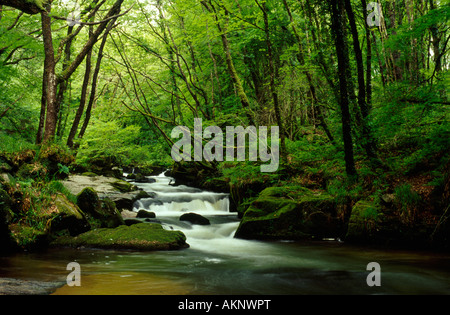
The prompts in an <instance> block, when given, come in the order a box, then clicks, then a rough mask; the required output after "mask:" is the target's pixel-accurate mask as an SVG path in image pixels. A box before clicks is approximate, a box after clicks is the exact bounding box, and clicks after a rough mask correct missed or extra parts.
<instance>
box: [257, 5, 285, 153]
mask: <svg viewBox="0 0 450 315" xmlns="http://www.w3.org/2000/svg"><path fill="white" fill-rule="evenodd" d="M255 2H256V4H257V5H258V6H259V8H260V9H261V11H262V13H263V18H264V32H265V35H266V45H267V55H268V56H267V57H268V58H269V72H270V73H269V74H270V92H271V94H272V100H273V107H274V109H275V116H276V119H277V124H278V127H279V129H280V137H281V139H280V140H281V155H282V156H284V157H285V156H286V154H287V152H286V144H285V139H286V133H285V130H284V127H283V125H284V124H283V118H282V117H281V109H280V104H279V99H278V91H277V87H276V79H277V76H276V71H275V67H274V61H273V59H274V56H273V46H272V42H271V40H270V30H269V17H268V14H267V7H266V3H265V2H262V3H261V4H260V3H259V2H258V0H255Z"/></svg>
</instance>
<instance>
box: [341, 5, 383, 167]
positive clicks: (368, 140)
mask: <svg viewBox="0 0 450 315" xmlns="http://www.w3.org/2000/svg"><path fill="white" fill-rule="evenodd" d="M344 4H345V10H346V11H347V16H348V20H349V23H350V30H351V33H352V38H353V50H354V53H355V59H356V69H357V78H358V106H359V110H360V111H361V121H359V124H360V127H361V129H362V139H361V145H362V147H363V148H364V149H365V151H366V153H367V156H368V157H369V158H371V159H376V158H377V156H376V153H375V145H374V141H373V137H372V133H371V130H370V128H369V123H368V119H369V106H367V103H366V85H365V83H364V64H363V56H362V51H361V48H360V45H359V39H358V30H357V28H356V22H355V16H354V13H353V9H352V6H351V3H350V0H344ZM356 117H359V115H357V116H356Z"/></svg>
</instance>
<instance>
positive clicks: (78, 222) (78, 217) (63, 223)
mask: <svg viewBox="0 0 450 315" xmlns="http://www.w3.org/2000/svg"><path fill="white" fill-rule="evenodd" d="M54 204H55V206H56V208H57V212H58V213H57V214H56V215H55V216H54V217H53V218H52V219H51V221H50V231H51V233H59V232H61V231H64V230H67V231H68V232H69V233H70V235H78V234H80V233H83V232H86V231H88V230H89V229H90V224H89V222H88V220H87V218H86V217H85V215H84V213H83V212H82V211H81V210H80V209H79V208H78V206H76V205H75V204H73V203H72V202H70V201H69V199H67V197H66V196H65V195H63V194H58V195H57V197H56V199H55V201H54Z"/></svg>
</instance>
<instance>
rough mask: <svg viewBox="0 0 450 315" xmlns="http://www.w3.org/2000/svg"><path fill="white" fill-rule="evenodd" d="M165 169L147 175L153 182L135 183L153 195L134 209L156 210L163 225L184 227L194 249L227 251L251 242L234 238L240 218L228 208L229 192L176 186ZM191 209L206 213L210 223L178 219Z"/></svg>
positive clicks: (171, 227)
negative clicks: (194, 222)
mask: <svg viewBox="0 0 450 315" xmlns="http://www.w3.org/2000/svg"><path fill="white" fill-rule="evenodd" d="M164 173H165V172H164ZM164 173H161V174H160V175H158V176H148V178H149V179H150V181H152V182H151V183H134V184H135V185H137V186H138V187H139V188H141V189H143V190H144V191H146V192H148V193H149V194H151V195H152V198H144V199H141V200H138V201H137V202H135V204H134V209H133V210H134V211H138V210H142V209H144V210H146V211H151V212H154V213H155V214H156V219H157V220H159V221H160V222H161V223H162V225H163V227H164V228H167V229H174V230H181V231H183V233H184V234H185V235H186V237H187V242H188V243H189V245H190V246H191V249H198V250H201V251H207V252H217V251H228V250H227V248H231V247H233V249H237V248H239V244H240V245H245V247H247V246H248V245H249V243H248V241H244V240H238V239H234V233H235V231H236V229H237V227H238V225H239V220H238V218H237V214H236V213H230V211H229V208H230V201H229V195H228V194H225V193H215V192H207V191H203V190H201V189H198V188H193V187H189V186H184V185H179V186H173V185H171V184H173V183H174V182H175V180H174V179H173V178H171V177H168V176H165V175H164ZM189 212H193V213H196V214H199V215H202V216H204V217H206V218H207V219H208V220H209V221H210V223H211V224H210V225H193V224H191V223H189V222H185V221H180V220H179V217H180V216H181V215H182V214H183V213H189ZM236 246H237V247H236ZM243 250H244V251H245V249H243Z"/></svg>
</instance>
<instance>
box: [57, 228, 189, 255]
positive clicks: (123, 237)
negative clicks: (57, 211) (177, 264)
mask: <svg viewBox="0 0 450 315" xmlns="http://www.w3.org/2000/svg"><path fill="white" fill-rule="evenodd" d="M52 245H53V246H70V247H80V246H85V247H90V248H102V249H131V250H145V251H153V250H173V249H181V248H185V247H187V246H188V245H187V244H186V236H185V235H184V234H183V233H182V232H180V231H167V230H164V229H163V227H162V226H161V225H160V224H155V223H140V224H134V225H131V226H126V225H122V226H119V227H117V228H114V229H105V228H104V229H96V230H92V231H89V232H86V233H83V234H81V235H78V236H77V237H62V238H59V239H58V240H56V241H55V242H53V243H52Z"/></svg>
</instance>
